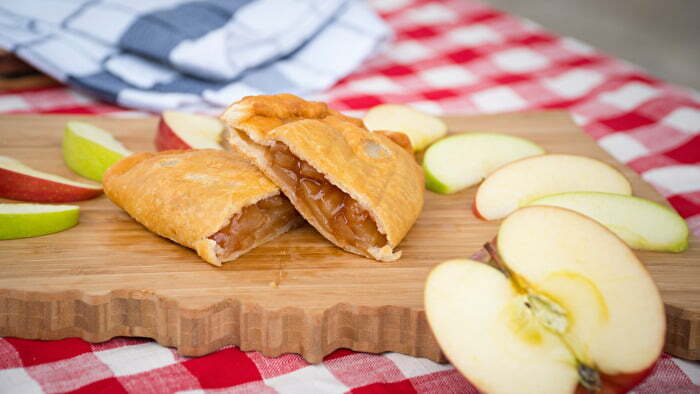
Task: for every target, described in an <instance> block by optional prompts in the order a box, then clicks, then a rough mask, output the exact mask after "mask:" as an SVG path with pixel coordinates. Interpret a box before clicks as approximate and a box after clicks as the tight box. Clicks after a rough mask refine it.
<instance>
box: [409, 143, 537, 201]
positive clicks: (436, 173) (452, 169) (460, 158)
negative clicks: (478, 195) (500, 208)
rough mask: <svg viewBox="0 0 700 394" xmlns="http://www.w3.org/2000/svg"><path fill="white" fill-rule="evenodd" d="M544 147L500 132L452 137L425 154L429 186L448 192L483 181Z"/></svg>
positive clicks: (440, 191) (439, 191)
mask: <svg viewBox="0 0 700 394" xmlns="http://www.w3.org/2000/svg"><path fill="white" fill-rule="evenodd" d="M543 153H544V149H543V148H542V147H541V146H539V145H537V144H535V143H534V142H531V141H528V140H526V139H524V138H519V137H514V136H511V135H507V134H496V133H466V134H458V135H453V136H449V137H447V138H443V139H441V140H440V141H438V142H436V143H434V144H433V145H431V146H430V147H429V148H428V149H427V150H426V151H425V156H423V169H424V170H425V182H426V187H427V188H428V189H429V190H432V191H434V192H436V193H442V194H448V193H454V192H456V191H459V190H462V189H465V188H467V187H469V186H472V185H475V184H477V183H479V182H481V181H482V180H483V179H484V178H485V177H486V176H487V175H489V174H490V173H491V172H493V171H494V170H495V169H496V168H498V167H500V166H502V165H504V164H506V163H510V162H511V161H515V160H518V159H522V158H525V157H530V156H535V155H541V154H543Z"/></svg>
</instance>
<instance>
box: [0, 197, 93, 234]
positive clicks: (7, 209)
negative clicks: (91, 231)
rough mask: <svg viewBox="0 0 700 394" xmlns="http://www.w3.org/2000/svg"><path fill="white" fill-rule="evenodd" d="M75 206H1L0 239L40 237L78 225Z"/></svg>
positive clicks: (77, 213)
mask: <svg viewBox="0 0 700 394" xmlns="http://www.w3.org/2000/svg"><path fill="white" fill-rule="evenodd" d="M79 213H80V208H79V207H77V206H75V205H45V204H0V239H16V238H29V237H38V236H40V235H46V234H51V233H57V232H59V231H63V230H66V229H69V228H71V227H73V226H75V225H76V224H78V216H79Z"/></svg>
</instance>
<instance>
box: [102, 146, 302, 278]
mask: <svg viewBox="0 0 700 394" xmlns="http://www.w3.org/2000/svg"><path fill="white" fill-rule="evenodd" d="M103 187H104V191H105V194H106V195H107V197H109V199H110V200H112V201H113V202H114V203H115V204H117V205H118V206H119V207H121V208H122V209H124V210H125V211H126V212H127V213H128V214H129V215H131V217H133V218H134V219H135V220H136V221H138V222H139V223H141V224H143V225H144V226H145V227H146V228H148V229H149V230H151V231H153V232H154V233H156V234H159V235H161V236H163V237H165V238H169V239H171V240H173V241H175V242H177V243H179V244H181V245H184V246H187V247H189V248H192V249H194V250H196V251H197V254H199V256H200V257H202V259H204V260H205V261H207V262H209V263H211V264H213V265H217V266H220V265H221V263H222V261H220V259H219V258H218V256H217V253H216V252H217V248H218V246H217V245H216V242H214V241H213V240H211V239H209V238H208V237H209V236H211V235H212V234H214V233H216V232H217V231H218V230H219V229H221V228H222V227H223V226H224V225H226V224H228V223H229V222H230V220H231V218H232V217H233V215H235V214H236V213H238V212H240V211H241V209H242V208H243V207H245V206H248V205H250V204H255V203H256V202H258V201H260V200H262V199H264V198H268V197H271V196H275V195H278V194H279V193H280V190H279V188H278V187H277V186H275V184H273V183H272V182H270V180H268V179H267V178H266V177H265V176H264V175H263V174H262V173H260V171H259V170H258V169H257V168H255V167H254V166H253V165H252V164H250V163H249V162H248V161H247V160H245V159H244V158H242V157H241V156H239V155H238V154H235V153H232V152H227V151H222V150H213V149H204V150H188V151H177V150H174V151H165V152H160V153H139V154H135V155H131V156H129V157H126V158H124V159H122V160H121V161H119V162H117V163H116V164H114V165H113V166H112V167H110V168H109V170H107V172H106V173H105V175H104V179H103ZM296 224H297V223H290V225H289V226H284V227H286V228H284V227H282V228H280V229H279V231H278V232H277V233H276V234H270V236H269V237H267V239H265V240H260V242H258V243H256V245H255V246H257V245H259V244H261V243H263V242H266V241H268V240H269V239H272V238H274V237H276V236H277V235H279V234H282V233H284V232H286V231H288V230H289V229H290V228H292V227H293V226H294V225H296ZM246 251H247V250H245V251H241V252H240V253H238V254H237V255H235V256H231V258H229V259H227V261H230V260H233V259H235V258H236V257H238V256H239V255H241V254H243V253H245V252H246Z"/></svg>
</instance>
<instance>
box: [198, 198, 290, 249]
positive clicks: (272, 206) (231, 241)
mask: <svg viewBox="0 0 700 394" xmlns="http://www.w3.org/2000/svg"><path fill="white" fill-rule="evenodd" d="M295 216H297V212H296V210H295V209H294V207H293V206H292V204H291V203H290V202H289V200H288V199H287V198H286V197H284V196H283V195H277V196H272V197H268V198H265V199H263V200H260V201H258V202H257V203H255V204H251V205H248V206H247V207H244V208H243V209H241V211H240V212H238V213H237V214H235V215H233V217H232V218H231V221H230V222H229V223H228V224H226V225H225V226H224V227H222V228H221V229H220V230H219V231H217V232H216V233H215V234H214V235H211V236H210V237H209V239H212V240H214V241H215V242H216V244H217V245H218V248H217V255H218V256H219V258H220V259H221V260H226V259H228V258H229V257H231V256H233V255H235V254H237V253H239V252H244V251H246V250H248V249H250V248H251V247H252V246H253V245H255V244H257V242H258V241H260V240H262V239H265V238H267V237H269V236H270V234H276V233H277V232H278V231H279V229H280V228H281V227H284V226H285V225H287V223H289V222H290V221H292V220H294V219H295Z"/></svg>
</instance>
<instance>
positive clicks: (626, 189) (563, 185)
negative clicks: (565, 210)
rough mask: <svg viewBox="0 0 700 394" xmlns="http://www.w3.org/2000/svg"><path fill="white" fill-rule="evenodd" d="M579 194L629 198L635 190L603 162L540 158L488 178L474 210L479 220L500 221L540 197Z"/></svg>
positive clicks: (558, 156)
mask: <svg viewBox="0 0 700 394" xmlns="http://www.w3.org/2000/svg"><path fill="white" fill-rule="evenodd" d="M577 191H592V192H605V193H615V194H624V195H630V194H632V187H631V186H630V183H629V181H628V180H627V179H626V178H625V176H624V175H622V173H620V172H619V171H618V170H616V169H615V168H613V167H612V166H610V165H608V164H606V163H603V162H602V161H599V160H595V159H591V158H588V157H584V156H576V155H566V154H548V155H539V156H533V157H527V158H525V159H520V160H517V161H514V162H512V163H508V164H506V165H504V166H502V167H500V168H499V169H497V170H496V171H494V172H493V173H491V175H489V176H488V177H486V179H485V180H484V182H482V183H481V185H479V189H478V190H477V191H476V195H475V196H474V203H473V204H472V211H473V212H474V214H475V215H476V216H477V217H478V218H480V219H486V220H495V219H501V218H503V217H505V216H507V215H508V214H509V213H511V212H513V211H515V210H516V209H518V208H519V207H522V206H525V205H527V204H528V203H529V202H531V201H533V200H536V199H538V198H541V197H544V196H548V195H551V194H558V193H565V192H577Z"/></svg>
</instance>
